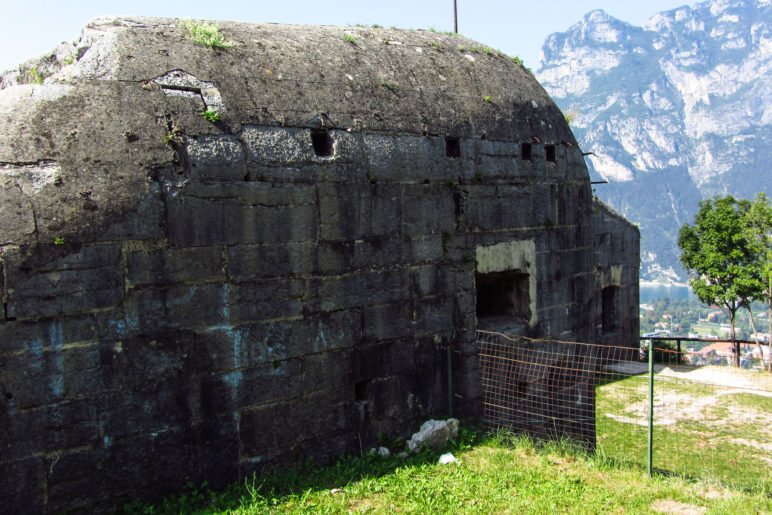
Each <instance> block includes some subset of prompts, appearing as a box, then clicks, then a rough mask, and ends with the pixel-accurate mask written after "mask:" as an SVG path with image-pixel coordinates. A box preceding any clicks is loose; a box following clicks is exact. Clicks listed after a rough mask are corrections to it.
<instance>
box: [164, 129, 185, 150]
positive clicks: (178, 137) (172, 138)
mask: <svg viewBox="0 0 772 515" xmlns="http://www.w3.org/2000/svg"><path fill="white" fill-rule="evenodd" d="M184 142H185V138H184V137H183V130H182V127H180V126H179V125H172V126H171V129H170V130H169V132H167V133H166V135H165V136H164V145H167V146H170V147H171V146H174V145H181V144H182V143H184Z"/></svg>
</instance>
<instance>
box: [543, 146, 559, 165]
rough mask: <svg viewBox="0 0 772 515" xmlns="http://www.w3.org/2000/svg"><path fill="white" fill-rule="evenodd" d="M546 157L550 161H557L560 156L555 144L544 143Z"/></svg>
mask: <svg viewBox="0 0 772 515" xmlns="http://www.w3.org/2000/svg"><path fill="white" fill-rule="evenodd" d="M544 157H545V159H546V160H547V162H549V163H557V162H558V156H557V150H556V149H555V145H544Z"/></svg>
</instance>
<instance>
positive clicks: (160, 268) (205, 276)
mask: <svg viewBox="0 0 772 515" xmlns="http://www.w3.org/2000/svg"><path fill="white" fill-rule="evenodd" d="M223 254H224V250H223V248H222V247H220V246H210V247H194V248H172V249H162V250H151V251H146V250H139V251H136V252H129V253H127V255H126V280H127V283H128V285H129V286H131V287H139V286H148V285H167V284H174V283H183V282H200V281H206V280H213V279H220V280H222V279H224V273H225V272H224V268H225V261H224V256H223Z"/></svg>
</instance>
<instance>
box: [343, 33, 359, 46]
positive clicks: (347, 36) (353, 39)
mask: <svg viewBox="0 0 772 515" xmlns="http://www.w3.org/2000/svg"><path fill="white" fill-rule="evenodd" d="M356 40H357V37H356V36H355V35H353V34H349V33H348V32H344V33H343V41H345V42H346V43H351V44H354V43H356Z"/></svg>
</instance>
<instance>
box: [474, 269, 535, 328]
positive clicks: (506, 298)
mask: <svg viewBox="0 0 772 515" xmlns="http://www.w3.org/2000/svg"><path fill="white" fill-rule="evenodd" d="M529 279H530V278H529V276H528V274H525V273H522V272H520V271H507V272H492V273H488V274H475V284H476V286H477V319H478V321H479V320H481V319H486V318H487V319H500V318H501V319H508V320H510V321H512V322H528V320H530V318H531V296H530V289H529Z"/></svg>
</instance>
